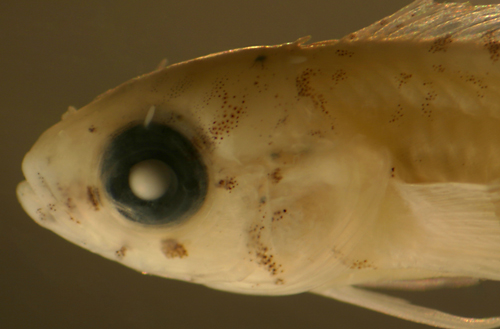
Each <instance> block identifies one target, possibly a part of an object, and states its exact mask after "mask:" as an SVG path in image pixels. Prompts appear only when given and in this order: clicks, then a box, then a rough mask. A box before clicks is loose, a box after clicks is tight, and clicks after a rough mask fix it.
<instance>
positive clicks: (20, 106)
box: [0, 0, 500, 329]
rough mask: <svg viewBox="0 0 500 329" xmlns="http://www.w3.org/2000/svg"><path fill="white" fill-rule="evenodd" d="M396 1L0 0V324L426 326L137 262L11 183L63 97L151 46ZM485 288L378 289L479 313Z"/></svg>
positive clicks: (150, 65)
mask: <svg viewBox="0 0 500 329" xmlns="http://www.w3.org/2000/svg"><path fill="white" fill-rule="evenodd" d="M410 2H411V0H349V1H346V0H343V1H341V0H307V1H305V0H304V1H290V0H276V1H261V0H252V1H242V0H212V1H200V0H183V1H171V0H165V1H161V0H143V1H107V0H85V1H83V0H73V1H62V0H60V1H55V0H54V1H31V0H16V1H12V0H3V1H0V60H1V65H0V77H1V79H0V125H1V128H0V156H1V157H2V160H1V162H0V163H1V166H2V170H1V174H0V186H1V189H0V196H1V199H0V207H1V208H0V209H1V218H0V260H1V265H0V303H1V305H0V327H1V328H147V327H151V328H176V329H182V328H218V329H226V328H231V329H248V328H256V329H267V328H292V329H293V328H317V329H321V328H346V329H349V328H368V327H371V328H400V329H411V328H414V329H424V328H428V327H427V326H424V325H420V324H415V323H410V322H406V321H403V320H399V319H396V318H392V317H389V316H385V315H382V314H378V313H375V312H372V311H368V310H365V309H361V308H359V307H355V306H351V305H347V304H343V303H340V302H337V301H335V300H329V299H326V298H322V297H318V296H314V295H311V294H301V295H296V296H286V297H255V296H243V295H236V294H230V293H224V292H219V291H214V290H210V289H207V288H205V287H202V286H197V285H194V284H188V283H183V282H176V281H172V280H166V279H161V278H156V277H150V276H144V275H141V274H140V273H137V272H134V271H133V270H130V269H128V268H125V267H123V266H122V265H119V264H118V263H114V262H111V261H108V260H105V259H103V258H101V257H99V256H96V255H94V254H91V253H89V252H87V251H85V250H83V249H80V248H78V247H76V246H73V245H72V244H70V243H68V242H66V241H65V240H63V239H62V238H60V237H58V236H56V235H55V234H53V233H52V232H50V231H47V230H45V229H43V228H41V227H39V226H37V225H36V224H35V223H34V222H33V221H32V220H31V219H30V218H29V217H28V216H27V215H26V214H25V213H24V212H23V211H22V209H21V207H20V206H19V204H18V202H17V200H16V197H15V187H16V184H17V183H18V182H20V181H21V180H23V176H22V172H21V161H22V157H23V155H24V154H25V153H26V152H27V151H28V150H29V148H30V147H31V145H32V144H33V143H34V142H35V141H36V139H37V138H38V136H39V135H40V134H41V133H42V132H43V131H44V130H46V129H47V128H48V127H50V126H51V125H53V124H54V123H56V122H57V121H59V120H60V116H61V114H62V113H63V112H65V111H66V109H67V107H68V105H73V106H75V107H77V108H79V107H81V106H83V105H85V104H87V103H88V102H90V101H91V100H92V99H93V98H94V97H95V96H97V95H98V94H100V93H102V92H103V91H105V90H107V89H109V88H112V87H115V86H116V85H118V84H120V83H122V82H124V81H126V80H128V79H130V78H133V77H135V76H137V75H139V74H143V73H147V72H148V71H151V70H153V69H154V68H155V67H156V65H157V64H158V63H159V62H160V60H161V59H162V58H165V57H166V58H168V60H169V62H170V63H176V62H180V61H184V60H188V59H192V58H195V57H198V56H203V55H207V54H210V53H214V52H219V51H223V50H228V49H233V48H240V47H246V46H255V45H264V44H266V45H269V44H279V43H285V42H290V41H294V40H296V39H297V38H299V37H302V36H306V35H312V37H313V39H312V40H311V41H312V42H315V41H321V40H326V39H335V38H340V37H342V36H344V35H345V34H347V33H349V32H353V31H356V30H358V29H360V28H362V27H365V26H367V25H369V24H371V23H373V22H375V21H376V20H379V19H381V18H383V17H384V16H386V15H389V14H392V13H393V12H395V11H396V10H398V9H400V8H401V7H403V6H405V5H407V4H409V3H410ZM472 2H473V3H479V1H472ZM490 2H492V1H490ZM483 3H485V2H483ZM499 293H500V285H498V284H493V283H483V284H481V285H479V286H475V287H471V288H465V289H460V290H453V289H447V290H441V291H432V292H426V293H392V294H393V295H396V296H401V297H404V298H409V299H411V300H412V301H413V302H415V303H419V304H423V305H426V306H429V307H437V308H439V309H441V310H444V311H447V312H452V313H455V314H460V315H463V316H492V315H500V305H499V303H498V301H499V300H500V298H499Z"/></svg>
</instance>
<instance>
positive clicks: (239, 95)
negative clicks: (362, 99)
mask: <svg viewBox="0 0 500 329" xmlns="http://www.w3.org/2000/svg"><path fill="white" fill-rule="evenodd" d="M302 62H304V60H303V58H302V57H301V55H300V48H298V47H297V45H290V44H285V45H282V46H277V47H260V48H249V49H244V50H240V51H236V52H230V53H223V54H219V55H216V56H210V57H206V58H202V59H198V60H194V61H189V62H185V63H182V64H178V65H172V66H170V67H167V68H165V69H163V70H159V71H156V72H153V73H151V74H149V75H145V76H142V77H139V78H136V79H133V80H131V81H129V82H127V83H125V84H123V85H121V86H119V87H117V88H115V89H113V90H110V91H108V92H107V93H105V94H103V95H101V96H99V97H98V98H97V99H96V100H94V101H93V102H91V103H90V104H89V105H87V106H85V107H83V108H81V109H79V110H77V111H74V110H70V111H69V112H68V113H67V114H65V115H64V116H63V120H62V121H61V122H59V123H57V124H56V125H54V126H53V127H51V128H50V129H49V130H47V131H46V132H45V133H43V135H42V136H41V137H40V138H39V140H38V141H37V142H36V144H35V145H34V146H33V148H32V149H31V150H30V151H29V152H28V153H27V154H26V156H25V158H24V161H23V172H24V175H25V178H26V181H24V182H22V183H20V184H19V186H18V198H19V200H20V202H21V204H22V205H23V207H24V209H25V210H26V212H27V213H28V214H29V215H30V216H31V217H32V218H33V219H34V220H35V221H36V222H37V223H38V224H40V225H41V226H43V227H46V228H48V229H50V230H52V231H54V232H55V233H56V234H58V235H60V236H62V237H64V238H65V239H67V240H69V241H71V242H73V243H75V244H77V245H79V246H81V247H83V248H86V249H88V250H90V251H92V252H95V253H97V254H99V255H101V256H104V257H106V258H109V259H111V260H115V261H118V262H120V263H122V264H124V265H126V266H129V267H131V268H134V269H136V270H138V271H141V272H143V273H149V274H154V275H159V276H163V277H168V278H174V279H180V280H185V281H190V282H197V283H202V284H205V285H208V286H212V287H215V288H219V289H223V290H230V291H235V292H245V293H258V294H276V293H280V294H283V293H295V292H302V291H307V290H309V289H311V288H312V287H314V286H316V285H318V284H319V283H321V282H323V281H324V280H325V278H330V277H332V275H334V274H335V271H337V272H339V271H341V270H340V269H345V268H347V266H346V265H345V264H344V262H343V261H342V259H341V258H342V257H344V256H345V253H347V251H346V250H347V249H346V248H347V247H346V246H347V244H348V243H351V241H354V240H355V239H352V237H353V235H355V233H354V232H356V230H357V228H359V226H360V225H358V224H356V223H357V222H356V221H352V218H358V217H360V218H361V217H363V216H364V217H363V218H364V220H365V224H364V226H365V227H369V225H368V224H366V223H368V222H369V220H368V218H370V216H371V217H373V215H372V214H371V212H370V206H369V205H372V204H375V203H376V201H377V200H378V198H379V196H378V194H377V193H374V191H375V190H378V189H381V188H383V186H384V184H385V183H384V182H385V178H382V177H386V175H380V172H382V171H384V170H386V165H387V164H386V163H385V162H384V161H383V160H381V159H380V156H379V153H377V152H371V151H366V150H367V149H369V148H368V147H367V146H366V145H368V144H369V143H367V141H365V140H362V139H359V138H358V139H357V138H355V137H353V138H350V139H349V140H348V142H345V143H341V142H340V141H339V140H338V139H336V138H335V136H336V132H335V131H334V130H333V127H332V124H331V121H329V120H325V114H324V113H322V112H321V111H317V110H311V108H313V107H314V106H315V105H316V106H317V105H318V104H312V105H311V104H308V103H307V102H304V101H303V100H301V99H300V97H298V96H297V95H298V94H300V92H301V88H304V87H303V86H302V87H301V85H300V84H301V81H298V80H297V79H298V78H297V77H300V74H299V73H298V72H303V71H304V68H303V67H298V66H297V65H300V63H302ZM359 204H363V205H364V206H363V207H362V208H360V207H359V206H358V205H359ZM367 204H368V206H367ZM373 213H375V212H373ZM353 223H354V224H353ZM348 241H349V242H348ZM342 248H343V250H344V251H343V252H339V251H338V250H339V249H342Z"/></svg>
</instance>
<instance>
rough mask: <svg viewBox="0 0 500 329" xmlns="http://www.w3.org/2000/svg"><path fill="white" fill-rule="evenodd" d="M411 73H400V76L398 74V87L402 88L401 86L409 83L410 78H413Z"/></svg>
mask: <svg viewBox="0 0 500 329" xmlns="http://www.w3.org/2000/svg"><path fill="white" fill-rule="evenodd" d="M412 76H413V75H412V74H411V73H404V72H403V73H400V74H399V75H398V76H396V81H397V83H398V89H401V87H402V86H403V85H405V84H407V83H408V82H409V81H410V79H411V78H412Z"/></svg>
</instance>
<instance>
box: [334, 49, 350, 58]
mask: <svg viewBox="0 0 500 329" xmlns="http://www.w3.org/2000/svg"><path fill="white" fill-rule="evenodd" d="M335 54H336V55H337V56H340V57H352V56H353V55H354V52H352V51H349V50H345V49H337V50H336V51H335Z"/></svg>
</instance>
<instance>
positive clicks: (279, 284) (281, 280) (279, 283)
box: [274, 279, 285, 286]
mask: <svg viewBox="0 0 500 329" xmlns="http://www.w3.org/2000/svg"><path fill="white" fill-rule="evenodd" d="M274 284H275V285H277V286H281V285H284V284H285V280H283V279H276V281H274Z"/></svg>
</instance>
